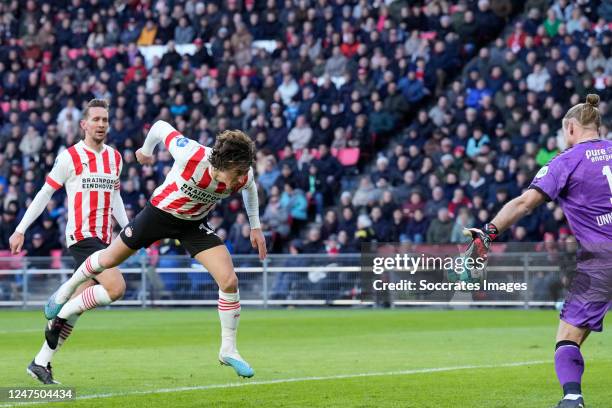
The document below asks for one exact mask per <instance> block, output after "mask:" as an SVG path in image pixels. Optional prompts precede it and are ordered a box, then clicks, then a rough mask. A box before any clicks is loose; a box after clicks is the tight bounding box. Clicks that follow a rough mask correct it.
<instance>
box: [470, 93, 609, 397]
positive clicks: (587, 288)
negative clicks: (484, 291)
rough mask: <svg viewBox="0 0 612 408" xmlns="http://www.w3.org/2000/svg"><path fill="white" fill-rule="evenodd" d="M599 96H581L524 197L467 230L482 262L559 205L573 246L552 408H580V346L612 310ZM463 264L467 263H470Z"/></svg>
mask: <svg viewBox="0 0 612 408" xmlns="http://www.w3.org/2000/svg"><path fill="white" fill-rule="evenodd" d="M598 104H599V96H598V95H596V94H589V95H587V98H586V101H585V102H584V103H579V104H577V105H575V106H573V107H572V108H571V109H570V110H569V111H568V112H567V114H566V115H565V117H564V118H563V123H562V128H563V134H564V136H565V140H566V142H567V145H568V146H569V147H568V148H567V149H566V150H565V151H564V152H562V153H560V154H559V155H557V156H556V157H555V158H553V159H552V160H551V161H550V162H549V163H548V164H547V165H546V166H544V167H542V168H541V169H540V171H539V172H538V173H537V174H536V176H535V178H534V180H533V182H532V183H531V185H530V187H529V189H528V190H527V191H526V192H524V193H523V194H522V195H521V196H519V197H517V198H515V199H514V200H512V201H510V202H509V203H508V204H506V205H505V206H504V207H503V208H502V209H501V210H500V212H499V213H498V214H497V215H496V216H495V218H493V220H492V221H491V223H489V224H486V225H485V227H484V228H482V229H476V228H470V229H469V230H467V231H466V232H468V233H469V234H470V235H471V236H472V243H471V244H470V248H468V252H469V251H470V250H472V251H474V252H473V255H476V256H479V257H486V252H487V250H488V248H489V245H490V243H491V241H492V240H494V239H495V237H496V236H497V235H498V234H499V233H500V232H503V231H504V230H506V229H508V228H509V227H510V226H511V225H512V224H514V223H516V222H517V221H518V220H519V219H520V218H522V217H523V216H524V215H526V214H527V213H529V212H531V211H532V210H533V209H534V208H535V207H537V206H538V205H540V204H542V203H544V202H545V201H550V200H558V201H559V204H560V205H561V208H562V209H563V212H564V214H565V216H566V218H567V220H568V222H569V224H570V227H571V228H572V231H573V232H574V235H575V236H576V241H577V242H578V244H579V245H580V248H579V250H578V252H577V266H576V275H575V276H574V277H573V279H572V282H571V284H570V287H569V290H568V294H567V296H566V298H565V302H564V305H563V309H562V310H561V314H560V316H559V317H560V319H561V321H560V322H559V328H558V330H557V339H556V341H557V344H556V347H555V371H556V373H557V378H558V380H559V383H560V384H561V387H562V389H563V399H562V400H561V401H560V402H559V404H558V405H557V408H584V399H583V397H582V386H581V383H582V374H583V372H584V359H583V357H582V353H581V352H580V346H581V345H582V344H583V343H584V341H585V340H586V339H587V337H588V336H589V334H590V333H591V332H592V331H595V332H600V331H602V330H603V320H604V317H605V316H606V313H607V312H608V310H609V309H610V308H612V141H610V140H603V139H600V137H599V127H600V126H601V113H600V112H599V109H598V108H597V106H598ZM473 255H472V256H470V257H472V258H474V256H473Z"/></svg>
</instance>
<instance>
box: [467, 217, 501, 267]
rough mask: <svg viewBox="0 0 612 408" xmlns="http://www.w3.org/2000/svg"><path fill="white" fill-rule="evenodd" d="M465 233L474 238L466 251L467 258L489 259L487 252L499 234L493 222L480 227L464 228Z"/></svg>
mask: <svg viewBox="0 0 612 408" xmlns="http://www.w3.org/2000/svg"><path fill="white" fill-rule="evenodd" d="M463 235H465V236H468V237H470V238H472V242H470V245H469V246H468V248H467V250H466V251H465V257H466V258H472V259H476V258H482V259H487V252H489V247H490V246H491V241H493V240H494V239H495V238H497V236H498V235H499V231H498V230H497V227H496V226H495V225H493V224H491V223H487V224H485V225H484V227H483V228H482V229H479V228H464V230H463Z"/></svg>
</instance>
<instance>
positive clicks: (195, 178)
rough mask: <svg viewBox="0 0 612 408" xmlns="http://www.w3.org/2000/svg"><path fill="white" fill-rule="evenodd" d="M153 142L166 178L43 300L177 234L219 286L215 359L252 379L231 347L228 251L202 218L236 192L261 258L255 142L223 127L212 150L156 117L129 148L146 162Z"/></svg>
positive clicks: (232, 276) (235, 317) (55, 299)
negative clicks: (114, 235)
mask: <svg viewBox="0 0 612 408" xmlns="http://www.w3.org/2000/svg"><path fill="white" fill-rule="evenodd" d="M159 143H163V144H164V145H165V147H166V149H168V150H169V152H170V154H171V155H172V157H173V158H174V164H173V166H172V169H171V170H170V172H169V173H168V175H167V176H166V180H165V181H164V182H163V184H162V185H160V186H159V187H158V188H157V189H156V190H155V191H154V193H153V196H152V197H151V200H150V201H149V202H148V203H147V206H146V207H145V208H144V209H143V210H142V211H141V212H140V213H139V214H138V215H137V216H136V217H135V219H134V220H133V221H132V222H130V223H129V224H128V226H127V227H125V228H124V229H123V230H122V231H121V234H120V235H119V238H118V239H117V240H115V241H113V243H112V244H111V245H110V246H109V247H108V248H106V249H103V250H101V251H98V252H95V253H93V254H92V255H91V256H90V257H88V258H87V260H86V261H85V262H84V263H83V264H82V265H81V266H79V267H78V268H77V270H76V272H75V273H74V274H73V276H72V277H71V278H70V279H69V280H68V281H66V282H65V283H64V284H63V285H62V286H61V287H60V288H59V289H58V291H57V292H56V293H55V294H54V295H53V296H52V298H51V299H50V301H49V303H50V304H51V305H60V306H61V304H63V302H65V301H66V300H67V299H68V297H69V296H70V295H71V294H72V292H73V291H74V290H75V289H76V288H77V287H78V286H79V285H80V284H81V283H82V282H85V281H87V280H88V279H90V278H92V277H94V276H97V275H98V274H99V273H100V272H101V271H103V270H105V269H108V268H113V267H115V266H117V265H119V264H120V263H121V262H123V261H125V260H126V259H127V258H128V257H129V256H130V255H132V254H133V253H134V252H136V251H137V250H139V249H140V248H146V247H148V246H149V245H151V244H152V243H154V242H156V241H158V240H160V239H164V238H172V239H178V240H179V241H180V242H181V244H182V245H183V246H184V247H185V249H186V250H187V251H188V252H189V253H190V254H191V256H192V257H194V258H195V259H197V260H198V261H199V262H200V263H201V264H202V265H204V267H205V268H206V270H207V271H208V272H209V273H210V274H211V275H212V276H213V278H214V279H215V281H216V282H217V284H218V285H219V299H218V312H219V319H220V320H221V349H220V351H219V361H220V362H221V363H222V364H224V365H229V366H231V367H233V368H234V370H235V371H236V373H237V374H238V375H239V376H242V377H252V376H253V375H254V371H253V369H252V368H251V366H250V365H249V364H248V363H247V362H246V361H245V360H244V359H243V358H242V357H241V356H240V354H239V353H238V350H237V348H236V333H237V329H238V321H239V319H240V310H241V309H240V295H239V292H238V278H237V276H236V273H235V271H234V266H233V264H232V259H231V257H230V254H229V252H228V250H227V248H226V247H225V245H224V244H223V241H222V240H221V239H220V238H219V237H218V236H217V235H216V234H215V233H214V231H213V230H211V229H210V227H209V226H208V224H207V222H206V220H205V217H206V216H207V214H208V213H209V212H210V210H211V209H212V208H213V207H214V205H215V204H216V203H217V202H218V201H219V200H221V199H223V198H226V197H228V196H230V195H231V194H234V193H237V192H242V197H243V199H244V204H245V208H246V212H247V215H248V217H249V223H250V225H251V244H252V245H253V247H254V248H256V249H257V250H258V252H259V257H260V259H264V258H265V257H266V241H265V239H264V236H263V233H262V231H261V226H260V222H259V203H258V198H257V186H256V184H255V180H254V174H253V169H252V166H253V164H254V161H255V144H254V143H253V141H252V140H251V139H250V138H249V137H248V136H247V135H245V134H244V133H243V132H241V131H238V130H228V131H225V132H223V133H221V134H220V135H218V136H217V140H216V142H215V145H214V146H213V148H212V149H211V148H209V147H205V146H202V145H200V144H199V143H197V142H195V141H193V140H191V139H188V138H186V137H185V136H183V135H182V134H181V133H180V132H179V131H177V130H176V129H174V128H173V127H172V126H171V125H170V124H168V123H166V122H164V121H157V122H156V123H155V124H154V125H153V126H152V127H151V129H150V130H149V132H148V134H147V137H146V139H145V141H144V144H143V146H142V148H140V149H138V150H137V151H136V158H137V160H138V162H139V163H141V164H143V165H150V164H153V162H154V158H153V150H154V149H155V146H157V145H158V144H159ZM64 307H65V306H64ZM62 313H63V309H62V311H61V312H60V314H59V315H58V317H57V318H56V319H55V320H54V321H55V322H56V323H57V325H56V326H57V327H58V329H57V330H61V327H62V326H63V324H64V321H65V319H67V318H69V316H67V315H66V314H62Z"/></svg>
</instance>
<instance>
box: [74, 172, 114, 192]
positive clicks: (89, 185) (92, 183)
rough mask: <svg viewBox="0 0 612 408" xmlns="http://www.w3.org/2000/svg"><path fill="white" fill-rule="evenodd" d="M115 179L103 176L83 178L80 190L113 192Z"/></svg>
mask: <svg viewBox="0 0 612 408" xmlns="http://www.w3.org/2000/svg"><path fill="white" fill-rule="evenodd" d="M116 181H117V180H116V178H114V177H110V176H109V177H104V176H92V177H83V178H82V179H81V188H82V189H83V190H109V191H111V190H114V189H115V183H116Z"/></svg>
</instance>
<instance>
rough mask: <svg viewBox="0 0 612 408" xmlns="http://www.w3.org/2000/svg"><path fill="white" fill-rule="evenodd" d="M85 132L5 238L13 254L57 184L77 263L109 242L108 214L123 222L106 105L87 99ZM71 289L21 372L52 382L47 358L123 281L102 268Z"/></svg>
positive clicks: (63, 154) (122, 287)
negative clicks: (55, 330) (64, 198)
mask: <svg viewBox="0 0 612 408" xmlns="http://www.w3.org/2000/svg"><path fill="white" fill-rule="evenodd" d="M80 126H81V129H83V131H84V132H85V137H84V139H83V140H81V141H80V142H78V143H77V144H75V145H74V146H71V147H69V148H68V149H66V150H64V151H63V152H61V153H60V154H59V155H58V157H57V159H56V161H55V164H54V165H53V168H52V169H51V172H50V173H49V175H48V176H47V178H46V181H45V184H44V185H43V187H42V188H41V190H40V191H39V192H38V194H36V197H34V200H33V201H32V204H31V205H30V206H29V207H28V209H27V211H26V213H25V215H24V216H23V219H22V220H21V222H20V223H19V225H18V226H17V228H16V230H15V232H14V233H13V235H12V236H11V237H10V240H9V243H10V247H11V251H12V253H13V254H17V253H19V252H20V251H21V248H22V247H23V242H24V234H25V232H26V230H27V229H28V227H29V226H30V225H31V224H32V223H33V222H34V221H35V220H36V218H38V217H39V216H40V214H41V213H42V212H43V210H44V209H45V207H46V206H47V203H48V202H49V200H50V199H51V196H52V195H53V194H54V193H55V192H56V191H57V190H59V189H60V188H62V186H65V187H66V194H67V195H68V203H69V204H68V220H67V221H68V222H67V224H66V242H67V246H68V250H69V251H70V253H71V254H72V256H73V258H74V259H75V262H76V264H77V266H78V265H80V264H82V263H83V261H84V260H85V259H87V257H88V256H89V255H91V254H92V253H94V252H96V251H98V250H100V249H104V248H106V247H107V246H108V245H109V244H110V242H111V233H112V222H111V216H113V217H114V218H115V219H116V220H117V222H118V223H119V225H120V226H121V227H124V226H125V225H127V223H128V218H127V214H126V212H125V208H124V206H123V200H122V199H121V195H120V194H119V175H120V174H121V167H122V160H121V155H120V154H119V152H117V150H115V149H113V148H112V147H110V146H107V145H105V144H104V141H105V139H106V133H107V131H108V128H109V124H108V103H107V102H106V101H104V100H101V99H93V100H91V101H90V102H89V103H88V105H87V108H86V109H85V111H84V112H83V119H82V120H81V122H80ZM75 289H76V290H75V291H74V294H73V293H71V294H70V295H72V299H71V300H70V301H69V302H68V303H66V305H65V306H64V308H63V309H62V311H61V314H60V316H61V317H64V318H65V321H64V324H63V327H62V328H61V331H60V332H59V335H57V336H49V334H50V330H51V322H49V324H48V325H47V327H46V330H45V341H44V343H43V345H42V348H41V350H40V352H39V353H38V354H37V355H36V357H35V358H34V360H33V361H32V362H31V363H30V365H29V366H28V368H27V371H28V373H29V374H30V375H32V376H33V377H35V378H37V379H38V380H39V381H41V382H42V383H44V384H53V383H54V382H55V381H54V379H53V373H52V370H51V359H52V358H53V355H54V354H55V353H56V352H57V351H58V349H59V347H60V346H61V345H62V344H63V343H64V341H65V340H66V339H67V338H68V336H70V333H71V332H72V329H73V328H74V325H75V324H76V321H77V319H78V318H79V316H80V315H81V314H82V313H83V312H84V311H86V310H89V309H93V308H95V307H97V306H103V305H108V304H110V303H111V302H114V301H115V300H117V299H119V298H121V297H122V296H123V293H124V292H125V281H124V280H123V276H122V275H121V272H119V269H117V268H114V267H113V268H108V269H107V270H104V271H101V272H100V273H99V274H98V275H97V276H96V278H95V279H93V280H89V281H87V282H82V283H81V284H80V285H79V286H78V287H77V288H75Z"/></svg>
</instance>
